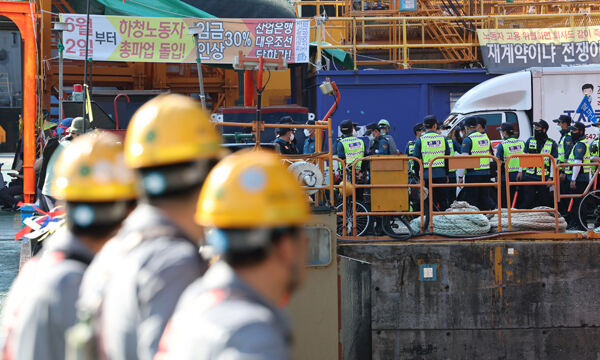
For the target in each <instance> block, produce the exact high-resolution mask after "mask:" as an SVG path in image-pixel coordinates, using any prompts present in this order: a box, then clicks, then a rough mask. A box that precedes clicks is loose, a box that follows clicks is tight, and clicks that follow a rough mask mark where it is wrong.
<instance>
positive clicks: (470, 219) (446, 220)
mask: <svg viewBox="0 0 600 360" xmlns="http://www.w3.org/2000/svg"><path fill="white" fill-rule="evenodd" d="M457 211H479V209H478V208H476V207H475V206H472V205H469V203H467V202H466V201H455V202H454V203H452V206H451V207H450V208H448V209H447V210H446V212H448V213H451V212H457ZM420 227H421V218H420V217H418V218H416V219H413V220H412V221H411V222H410V228H411V230H412V231H413V232H414V233H418V232H420ZM426 231H427V230H426ZM489 231H490V221H489V220H488V218H487V217H486V216H485V215H483V214H473V215H434V216H433V232H434V233H437V234H443V235H450V236H474V235H481V234H485V233H488V232H489Z"/></svg>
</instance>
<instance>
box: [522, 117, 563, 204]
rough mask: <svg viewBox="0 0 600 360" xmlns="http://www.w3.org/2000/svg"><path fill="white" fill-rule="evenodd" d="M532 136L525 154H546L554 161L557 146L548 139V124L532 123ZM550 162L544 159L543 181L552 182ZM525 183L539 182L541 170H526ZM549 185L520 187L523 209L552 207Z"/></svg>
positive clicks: (543, 122)
mask: <svg viewBox="0 0 600 360" xmlns="http://www.w3.org/2000/svg"><path fill="white" fill-rule="evenodd" d="M533 126H534V135H533V137H531V138H529V139H527V141H526V142H525V153H526V154H548V155H550V156H552V157H554V158H555V159H556V158H557V157H558V145H556V142H555V141H554V140H552V139H550V138H549V137H548V123H547V122H546V121H545V120H540V121H538V122H534V123H533ZM552 173H553V172H552V162H551V160H550V159H549V158H548V157H545V158H544V178H545V181H550V180H552ZM523 177H524V180H525V181H541V180H542V168H541V167H536V168H526V169H525V175H524V176H523ZM550 187H551V186H550V185H527V186H524V187H522V188H521V189H522V193H523V196H522V198H521V199H522V204H521V207H522V208H524V209H531V208H534V207H536V206H549V207H554V201H553V198H552V196H553V194H552V191H553V190H554V189H553V188H552V191H551V189H550Z"/></svg>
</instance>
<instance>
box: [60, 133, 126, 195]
mask: <svg viewBox="0 0 600 360" xmlns="http://www.w3.org/2000/svg"><path fill="white" fill-rule="evenodd" d="M54 172H55V175H54V179H55V181H54V183H53V187H52V195H53V196H54V197H56V198H57V199H59V200H65V201H73V202H112V201H120V200H132V199H135V198H136V195H137V193H136V185H135V175H134V173H133V171H132V170H131V169H129V168H128V167H127V165H126V164H125V159H124V157H123V144H122V143H121V142H120V139H119V138H118V137H117V136H115V135H113V134H110V133H107V132H101V131H98V130H96V131H94V132H91V133H88V134H85V135H81V136H79V137H77V138H76V139H74V140H73V141H71V143H69V144H68V145H67V147H66V148H65V149H63V150H62V151H61V153H60V155H59V157H58V159H57V161H56V166H55V170H54Z"/></svg>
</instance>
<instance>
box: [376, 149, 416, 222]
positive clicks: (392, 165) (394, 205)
mask: <svg viewBox="0 0 600 360" xmlns="http://www.w3.org/2000/svg"><path fill="white" fill-rule="evenodd" d="M378 158H381V159H385V158H386V155H378V156H372V159H373V160H372V161H371V184H373V185H387V186H389V185H400V184H408V159H392V160H385V161H383V160H379V161H378V160H376V159H378ZM371 210H372V211H408V210H409V204H408V188H390V187H385V188H377V187H373V188H372V189H371Z"/></svg>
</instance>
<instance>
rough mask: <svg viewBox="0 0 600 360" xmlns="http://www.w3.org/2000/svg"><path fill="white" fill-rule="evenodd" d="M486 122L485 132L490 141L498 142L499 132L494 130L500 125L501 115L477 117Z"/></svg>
mask: <svg viewBox="0 0 600 360" xmlns="http://www.w3.org/2000/svg"><path fill="white" fill-rule="evenodd" d="M478 116H481V117H482V118H484V119H485V120H486V121H487V126H486V128H485V131H486V133H487V135H488V137H489V138H490V140H500V131H498V130H497V129H496V128H497V127H499V126H500V125H501V124H502V113H497V114H481V115H478Z"/></svg>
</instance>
